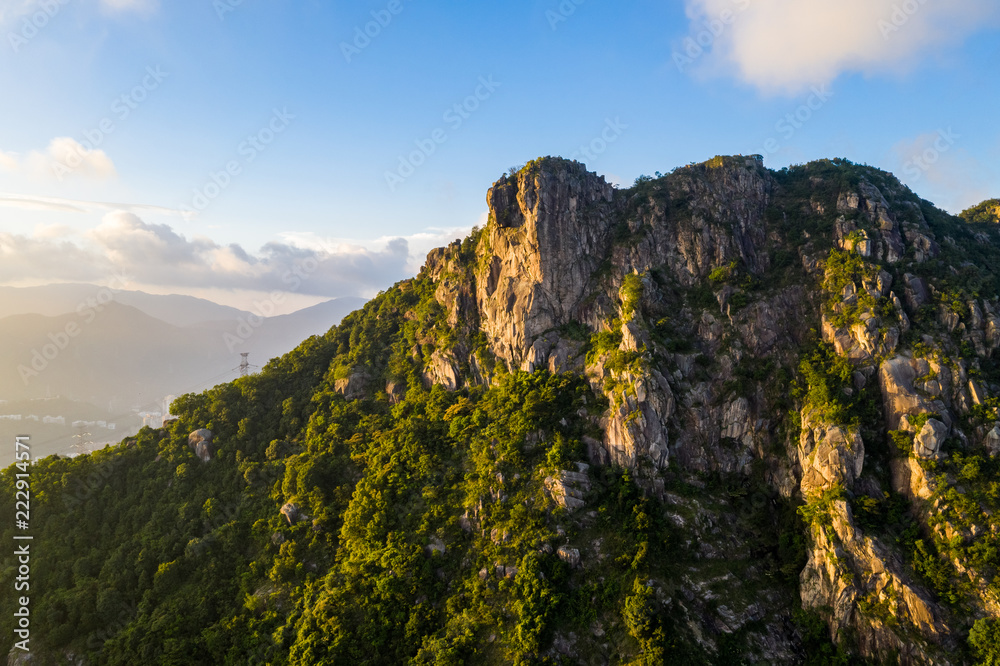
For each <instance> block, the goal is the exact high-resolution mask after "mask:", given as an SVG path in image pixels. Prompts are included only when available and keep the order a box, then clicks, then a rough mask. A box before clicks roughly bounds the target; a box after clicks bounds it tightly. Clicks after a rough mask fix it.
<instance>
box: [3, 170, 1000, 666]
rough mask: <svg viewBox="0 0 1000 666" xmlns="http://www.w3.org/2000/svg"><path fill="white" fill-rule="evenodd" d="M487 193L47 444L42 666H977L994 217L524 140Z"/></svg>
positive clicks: (986, 497)
mask: <svg viewBox="0 0 1000 666" xmlns="http://www.w3.org/2000/svg"><path fill="white" fill-rule="evenodd" d="M487 202H488V205H489V209H490V214H489V221H488V223H487V224H486V226H485V227H484V228H482V229H476V230H474V232H473V233H472V234H471V235H470V236H469V237H467V238H465V239H463V240H460V241H456V242H455V243H453V244H451V245H450V246H448V247H445V248H440V249H438V250H435V251H433V252H431V253H430V254H429V256H428V258H427V262H426V265H425V266H424V268H423V269H422V271H421V272H420V274H419V275H418V276H417V277H415V278H414V279H411V280H405V281H403V282H401V283H399V284H397V285H395V286H393V287H392V288H390V289H388V290H386V291H385V292H384V293H382V294H380V295H378V296H377V297H376V298H373V299H372V300H371V301H370V302H368V303H366V304H365V306H364V307H363V308H362V309H361V310H358V311H356V312H354V313H352V314H350V315H348V317H347V318H345V320H344V321H343V323H342V324H340V325H339V326H336V327H334V328H332V329H331V330H330V331H328V332H327V333H326V334H325V335H323V336H314V337H312V338H310V339H308V340H306V341H305V342H303V344H302V345H301V346H300V347H299V348H297V349H296V350H295V351H294V352H292V353H290V354H288V355H286V356H284V357H282V358H279V359H275V360H274V361H272V362H271V363H269V364H268V365H267V366H266V367H265V368H263V369H262V370H261V372H260V373H255V374H253V375H250V376H247V377H243V378H240V379H239V380H237V381H235V382H232V383H230V384H225V385H220V386H218V387H215V388H213V389H211V390H209V391H206V392H204V393H202V394H199V395H186V396H182V397H181V398H179V399H178V400H177V401H176V402H175V403H174V404H173V405H172V406H171V413H173V414H175V415H176V419H175V420H171V422H170V423H168V424H167V425H166V426H165V427H164V428H163V429H159V430H152V429H149V428H146V429H143V431H141V432H140V433H139V434H137V435H136V436H135V437H134V438H132V439H130V440H128V441H126V442H123V443H122V444H121V445H119V446H118V447H108V448H106V449H104V450H102V451H98V452H95V453H94V454H91V455H85V456H79V457H76V458H73V459H57V458H47V459H44V460H41V461H37V462H36V464H35V465H33V466H32V468H31V500H32V507H31V508H32V510H33V515H34V516H37V519H36V518H34V517H33V520H32V523H31V525H32V530H33V532H32V535H33V537H34V539H33V541H32V542H31V543H32V546H31V547H32V553H35V552H37V553H44V557H43V559H36V558H33V559H32V563H33V564H36V565H37V566H34V567H32V568H31V575H32V578H31V588H32V589H31V636H32V644H31V645H32V657H33V658H32V663H35V661H38V663H82V664H90V663H94V664H123V665H124V664H135V663H171V664H176V663H206V664H237V663H238V664H245V663H249V664H274V665H275V666H279V665H281V666H285V665H287V666H312V665H313V664H328V663H348V664H370V665H382V664H393V665H395V664H414V665H417V664H420V665H427V664H437V665H439V666H441V665H449V666H458V665H459V664H467V663H474V664H489V665H492V664H497V665H500V664H524V665H527V664H552V665H556V664H560V665H562V664H587V665H595V666H598V665H600V666H605V665H610V664H634V665H639V664H643V665H652V664H663V663H670V664H696V665H698V666H703V665H708V664H808V665H809V666H818V665H838V666H839V665H842V664H886V663H892V664H939V665H942V666H944V665H949V664H950V665H955V666H958V665H959V664H988V663H997V661H996V660H997V659H1000V578H998V577H997V575H998V571H1000V522H998V518H997V516H998V515H1000V300H998V299H1000V233H998V227H997V226H996V225H995V224H993V223H991V222H976V221H974V220H971V221H966V220H963V219H959V218H956V217H953V216H951V215H949V214H947V213H945V212H943V211H941V210H939V209H937V208H935V207H934V206H933V204H931V203H930V202H928V201H924V200H922V199H920V198H919V197H918V196H916V195H915V194H914V193H913V192H911V191H910V190H909V189H907V188H906V187H904V186H903V185H902V184H901V183H900V182H899V181H898V180H897V179H896V178H894V177H893V176H892V175H891V174H888V173H885V172H883V171H879V170H877V169H874V168H871V167H862V166H858V165H855V164H852V163H850V162H848V161H845V160H833V161H830V160H823V161H819V162H814V163H811V164H808V165H804V166H797V167H793V168H789V169H783V170H781V171H772V170H768V169H766V168H764V166H763V164H762V162H761V160H760V159H759V158H757V157H743V156H738V157H716V158H714V159H712V160H710V161H708V162H706V163H704V164H693V165H690V166H687V167H683V168H678V169H675V170H674V171H673V172H672V173H670V174H668V175H665V176H659V175H657V177H656V178H646V177H643V178H640V179H638V180H637V181H636V183H635V185H634V186H633V187H630V188H618V187H614V186H613V185H610V184H609V183H608V182H606V181H605V180H604V179H603V178H602V177H600V176H598V175H596V174H593V173H590V172H588V171H587V170H586V168H585V167H584V166H583V165H581V164H578V163H575V162H571V161H567V160H562V159H557V158H545V159H540V160H536V161H533V162H531V163H529V164H528V165H526V166H525V167H523V168H521V169H519V170H513V171H512V172H511V173H509V174H507V175H506V176H503V177H502V178H500V179H499V180H498V181H497V182H496V183H495V184H494V185H493V187H492V188H491V189H490V191H489V193H488V195H487ZM23 485H24V482H23V481H22V480H21V479H19V478H18V477H17V475H16V474H15V473H14V470H13V469H8V470H7V471H6V472H4V474H2V475H0V487H2V488H3V490H4V492H6V493H7V494H8V495H9V496H11V497H13V496H14V494H15V492H17V490H19V489H20V487H21V486H23ZM14 510H15V508H14V502H8V503H6V504H4V505H3V506H0V538H2V539H6V540H10V539H12V537H13V536H14V535H15V529H14V526H15V525H16V522H15V516H14ZM19 566H20V563H19V562H15V561H14V560H13V559H11V556H10V555H6V556H3V555H0V578H2V580H0V583H3V584H4V585H10V586H11V587H13V584H14V577H15V575H16V574H17V572H18V571H19V569H18V568H17V567H19ZM8 589H9V588H8ZM18 608H19V606H17V605H15V600H14V597H13V595H0V635H2V636H7V637H8V639H7V640H8V642H7V643H6V644H0V649H4V645H5V646H6V649H10V648H11V646H12V641H11V638H10V637H12V636H14V635H15V634H14V632H13V629H14V627H13V625H12V624H11V621H12V619H16V618H17V616H16V615H15V612H16V611H17V609H18ZM5 618H6V619H5ZM15 654H16V652H15Z"/></svg>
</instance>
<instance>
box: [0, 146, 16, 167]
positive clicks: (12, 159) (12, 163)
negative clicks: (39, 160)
mask: <svg viewBox="0 0 1000 666" xmlns="http://www.w3.org/2000/svg"><path fill="white" fill-rule="evenodd" d="M19 166H20V164H19V163H18V160H17V155H16V154H15V153H5V152H4V151H2V150H0V169H3V170H4V171H17V169H18V167H19Z"/></svg>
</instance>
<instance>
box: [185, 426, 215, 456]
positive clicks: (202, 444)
mask: <svg viewBox="0 0 1000 666" xmlns="http://www.w3.org/2000/svg"><path fill="white" fill-rule="evenodd" d="M188 446H190V447H191V450H192V451H194V454H195V455H196V456H198V458H199V459H201V461H202V462H208V461H209V460H211V459H212V431H211V430H206V429H204V428H202V429H200V430H195V431H194V432H192V433H191V434H190V435H188Z"/></svg>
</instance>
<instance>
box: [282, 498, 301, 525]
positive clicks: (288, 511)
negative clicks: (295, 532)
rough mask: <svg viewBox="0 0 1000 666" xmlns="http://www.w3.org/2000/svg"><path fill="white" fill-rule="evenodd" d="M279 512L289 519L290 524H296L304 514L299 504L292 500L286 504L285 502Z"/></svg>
mask: <svg viewBox="0 0 1000 666" xmlns="http://www.w3.org/2000/svg"><path fill="white" fill-rule="evenodd" d="M278 513H280V514H281V515H283V516H284V517H285V520H287V521H288V524H289V525H294V524H295V523H296V522H297V521H298V520H299V518H300V517H301V515H302V514H301V513H300V512H299V507H298V505H297V504H292V503H291V502H286V503H285V504H283V505H282V507H281V509H280V510H279V511H278Z"/></svg>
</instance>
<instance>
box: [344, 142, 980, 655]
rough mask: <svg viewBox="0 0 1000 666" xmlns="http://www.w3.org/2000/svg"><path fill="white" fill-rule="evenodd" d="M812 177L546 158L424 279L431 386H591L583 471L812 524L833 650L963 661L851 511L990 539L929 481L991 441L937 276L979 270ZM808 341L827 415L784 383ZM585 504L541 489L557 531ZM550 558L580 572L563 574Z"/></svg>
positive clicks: (880, 540)
mask: <svg viewBox="0 0 1000 666" xmlns="http://www.w3.org/2000/svg"><path fill="white" fill-rule="evenodd" d="M809 168H810V167H804V168H803V169H805V170H806V171H805V173H806V175H804V176H803V175H801V174H798V173H797V172H793V173H789V172H788V170H786V171H784V172H780V173H775V172H771V171H769V170H767V169H765V168H764V167H763V165H762V162H761V160H760V159H759V158H758V157H756V156H753V157H742V156H740V157H717V158H715V159H713V160H711V161H709V162H707V163H704V164H700V165H692V166H689V167H685V168H681V169H678V170H675V172H673V173H671V174H669V175H668V176H665V177H662V178H657V179H644V180H640V181H639V182H637V184H636V186H635V187H633V188H630V189H628V190H620V189H617V188H615V187H613V186H612V185H610V184H609V183H607V182H606V181H605V180H604V178H603V177H601V176H598V175H596V174H594V173H590V172H588V171H587V170H586V168H585V167H584V166H583V165H581V164H579V163H576V162H570V161H567V160H562V159H558V158H544V159H541V160H536V161H534V162H532V163H529V164H528V165H527V166H525V167H524V168H522V169H520V170H518V171H517V172H515V173H511V174H509V175H506V176H504V177H502V178H501V179H500V180H498V181H497V182H496V183H495V184H494V185H493V187H492V188H491V189H490V190H489V193H488V196H487V202H488V205H489V210H490V214H489V222H488V224H487V225H486V227H485V228H484V229H482V230H479V231H478V232H477V234H476V235H474V236H473V237H472V239H471V242H472V243H473V244H474V245H473V247H474V250H475V252H474V255H472V256H471V258H470V257H469V256H467V254H463V253H467V251H468V245H467V244H466V245H463V244H461V243H455V244H453V245H451V246H449V247H448V248H444V249H439V250H435V251H433V252H431V253H430V255H429V256H428V259H427V263H426V265H425V267H424V269H423V272H422V276H423V277H425V278H430V279H431V280H433V282H434V284H435V285H436V292H435V297H436V299H437V301H438V303H440V305H441V306H442V308H443V309H444V311H445V313H446V317H447V322H448V324H449V326H451V327H454V328H455V330H456V331H458V332H459V334H457V335H456V337H455V339H454V341H453V342H452V343H451V344H449V345H447V346H446V347H444V348H441V347H437V348H435V349H434V351H433V353H430V354H424V355H423V356H422V358H423V364H424V366H423V367H424V377H425V381H426V382H427V383H428V384H440V385H442V386H444V387H445V388H447V389H449V390H455V389H457V388H460V387H462V386H463V385H466V384H489V383H491V382H493V381H494V378H495V377H496V376H497V373H498V372H502V371H516V370H526V371H529V372H530V371H535V370H539V369H547V370H549V371H551V372H553V373H556V372H574V373H578V374H583V375H585V376H586V377H587V378H588V380H589V382H590V385H591V387H592V388H593V390H594V392H595V393H596V394H597V395H599V396H603V397H604V398H606V400H607V408H606V409H605V411H604V413H603V414H602V416H601V417H600V418H596V419H594V424H593V425H594V429H595V433H594V434H595V436H594V437H590V438H587V441H586V446H587V448H588V451H589V456H590V462H591V464H598V465H618V466H622V467H625V468H628V469H630V470H632V471H633V472H634V473H635V475H636V476H637V477H638V478H639V479H641V480H642V483H643V487H644V489H645V491H646V492H648V493H653V494H656V495H658V496H659V497H660V498H661V499H663V498H669V497H670V495H669V493H666V492H665V491H664V487H665V486H664V483H665V480H666V479H668V478H676V477H677V476H678V475H679V476H685V475H691V474H695V473H699V472H711V473H721V474H737V475H750V474H751V473H754V474H757V473H760V474H762V475H763V477H764V478H765V479H766V482H767V484H768V485H769V486H770V487H771V488H772V489H773V490H774V492H775V493H778V494H780V495H781V496H784V497H786V498H798V499H801V500H802V501H804V502H805V503H806V505H807V506H808V507H810V510H809V512H808V513H809V515H812V516H813V520H814V522H813V524H812V525H811V526H810V528H809V529H810V535H809V539H810V544H809V549H808V563H807V564H806V566H805V568H804V569H803V570H802V571H801V576H800V591H801V601H802V605H803V607H805V608H807V609H813V610H816V611H817V612H820V613H821V614H823V615H824V617H825V618H826V619H827V621H828V624H829V628H830V632H831V637H832V638H833V639H834V640H835V641H842V640H846V638H845V636H853V637H854V639H852V640H855V643H856V644H855V645H854V649H857V650H858V651H859V654H861V655H863V656H865V657H871V658H879V659H887V658H893V657H895V658H898V660H899V662H900V663H907V664H909V663H935V664H949V663H959V661H957V660H956V654H957V652H956V650H957V645H958V642H957V638H956V636H955V633H954V632H955V630H956V623H960V622H958V621H957V620H956V618H955V617H954V615H953V614H952V610H951V609H950V608H949V607H946V606H944V605H942V603H941V602H940V600H939V599H936V598H935V596H934V594H933V593H932V592H931V591H929V590H928V589H927V588H926V586H925V585H924V583H923V582H922V581H921V580H920V579H919V578H918V577H917V576H915V574H914V572H913V569H912V566H911V565H910V564H908V563H907V559H908V558H909V557H910V555H909V554H904V553H901V552H900V550H899V549H898V547H897V546H895V545H893V544H892V543H891V542H890V541H889V540H887V539H886V538H884V537H881V536H879V535H877V534H873V533H867V532H868V531H870V530H867V528H863V527H861V523H859V521H858V520H857V519H856V517H855V515H854V511H853V510H852V505H853V504H852V503H853V502H855V501H856V500H857V498H866V497H867V498H871V500H872V502H876V503H877V502H881V501H884V499H885V498H886V497H889V496H890V493H892V492H895V493H898V494H899V495H900V496H901V497H903V498H905V501H906V502H907V503H908V506H909V511H910V512H911V514H912V515H913V516H915V517H916V520H917V521H918V523H919V524H920V525H921V529H923V530H924V531H925V533H929V532H930V531H931V526H932V525H937V527H934V529H940V530H943V531H944V532H947V533H948V534H951V535H962V534H965V535H966V537H964V538H966V539H967V543H971V542H972V540H974V538H975V534H974V532H975V530H979V532H978V534H983V533H986V532H988V531H989V530H990V529H992V530H993V531H996V530H997V529H998V527H997V524H996V522H993V523H992V528H991V527H989V526H988V525H985V524H975V525H973V527H972V528H966V531H965V532H962V531H961V529H960V528H959V527H958V526H955V525H952V524H951V522H950V521H951V520H952V517H953V515H954V514H953V513H951V509H950V508H949V505H948V501H947V500H946V499H944V496H943V495H942V492H943V489H942V488H939V487H938V483H939V481H936V480H935V474H934V473H933V469H934V465H936V464H940V463H943V462H946V461H947V460H949V459H950V456H951V455H952V453H951V452H953V451H961V452H962V454H963V455H969V454H970V452H974V451H977V450H979V451H984V452H985V455H987V456H989V455H992V456H997V455H1000V420H994V419H991V418H987V415H988V414H991V413H993V412H989V411H988V410H987V409H986V406H987V405H995V404H1000V403H996V398H997V396H998V395H1000V385H998V380H997V379H996V378H995V376H994V375H990V374H989V373H988V372H987V368H988V367H993V366H992V365H991V364H992V363H993V360H992V359H994V358H995V352H996V351H997V350H998V349H1000V316H998V315H1000V305H998V300H997V297H998V294H996V293H983V294H982V295H977V296H976V297H975V298H971V299H967V300H962V299H961V298H960V297H959V296H957V295H955V294H958V291H957V290H956V289H955V288H954V287H953V286H952V287H946V286H944V283H943V282H941V281H939V280H937V279H936V278H935V277H934V275H935V273H934V272H933V271H939V270H943V271H945V272H946V273H947V275H949V276H951V277H949V280H951V282H950V283H949V284H952V285H953V284H955V283H956V282H957V280H956V279H955V276H960V275H962V274H963V271H964V272H965V273H968V272H970V271H972V270H973V269H971V268H969V267H968V266H967V265H964V264H963V265H961V266H956V265H947V264H946V265H944V266H943V267H942V263H943V261H944V260H943V259H942V258H943V257H953V256H954V253H953V252H952V248H954V247H957V245H956V240H955V239H954V238H952V237H951V236H950V235H946V236H943V237H938V235H937V234H936V233H935V231H934V229H935V228H940V225H941V224H942V222H940V220H939V218H938V216H939V215H945V214H943V213H939V212H936V209H934V208H933V207H932V206H931V205H930V204H929V203H928V202H922V201H921V200H920V199H918V198H917V197H916V196H914V195H913V193H912V192H910V191H909V190H908V189H907V188H905V187H904V186H903V185H902V184H900V183H899V181H898V180H896V179H895V178H893V177H892V176H891V175H888V174H884V173H883V172H878V171H877V170H874V169H868V168H860V167H856V166H855V165H851V164H850V163H848V162H843V161H834V162H829V161H825V162H823V163H821V164H820V166H818V167H815V169H814V171H809V170H808V169H809ZM935 225H938V226H937V227H935ZM954 233H958V232H957V231H955V232H954ZM969 233H970V235H971V233H972V232H969ZM975 233H977V234H979V235H978V236H976V238H977V239H978V240H979V242H986V243H990V244H994V245H995V244H998V242H1000V239H998V237H997V234H996V232H995V231H993V232H992V235H988V233H989V232H987V231H977V232H975ZM984 238H985V241H983V239H984ZM948 261H955V260H954V259H948ZM947 289H951V290H952V291H946V290H947ZM477 336H478V337H477ZM473 338H475V340H474V339H473ZM821 341H822V342H824V343H825V344H826V345H827V347H825V348H829V349H830V354H831V355H832V356H831V358H832V359H839V360H830V361H824V362H822V363H834V367H835V370H834V371H832V372H834V374H833V375H830V374H829V372H831V371H829V370H828V371H827V373H828V376H835V377H839V378H840V379H838V380H837V381H838V382H839V381H841V380H843V382H844V384H843V385H842V387H841V386H839V385H838V386H837V388H836V389H833V388H830V387H826V385H825V384H824V385H823V386H819V388H822V389H823V390H826V391H827V393H826V397H825V398H824V397H822V396H823V395H824V394H823V393H822V391H819V390H818V388H817V386H818V385H817V386H814V385H813V384H812V383H810V382H811V380H809V379H808V378H807V379H798V380H794V381H793V377H794V376H796V375H798V374H799V373H800V371H801V368H802V367H803V366H802V365H801V364H802V363H803V359H804V358H805V356H804V350H805V349H807V348H810V347H811V346H814V345H818V344H821ZM421 353H422V352H420V350H419V349H416V348H415V350H414V357H415V358H416V357H417V356H418V355H420V354H421ZM809 363H813V364H814V365H815V366H816V367H819V366H820V365H822V363H821V362H820V361H815V360H812V361H809ZM837 364H839V365H837ZM845 364H846V365H845ZM810 367H813V366H810ZM816 381H819V380H816ZM831 381H833V380H831ZM796 382H798V384H796ZM803 382H804V384H805V385H804V386H803ZM795 386H800V388H798V389H796V388H795ZM344 388H345V391H346V390H347V386H346V385H345V387H344ZM796 391H797V392H796ZM817 396H820V397H817ZM823 401H825V402H823ZM838 404H843V405H847V406H850V408H851V409H855V410H861V409H862V408H864V409H868V410H869V411H868V412H864V413H865V414H872V415H873V416H870V417H866V418H868V419H869V420H867V421H864V420H859V419H858V418H855V417H850V418H849V417H848V416H847V412H845V411H843V410H840V411H838V410H837V409H833V408H831V407H830V405H834V406H836V405H838ZM845 409H846V408H845ZM990 409H992V408H990ZM872 410H874V411H872ZM790 415H794V417H793V416H790ZM977 419H978V420H977ZM983 419H986V420H985V421H984V420H983ZM598 434H599V435H600V436H599V437H598V436H597V435H598ZM899 442H903V443H904V444H905V446H903V445H899V446H897V444H898V443H899ZM900 447H901V448H900ZM752 470H757V471H752ZM952 482H953V481H952ZM588 487H589V486H588V481H587V477H586V474H584V473H577V472H570V471H561V472H560V473H559V474H557V475H554V476H550V477H549V478H547V479H546V488H547V490H548V492H549V493H550V494H551V496H552V497H553V498H555V499H556V500H557V501H558V503H559V504H560V505H561V506H563V507H566V508H568V509H570V510H573V509H581V508H583V507H584V506H585V504H586V499H585V498H586V490H587V489H588ZM931 502H933V505H932V504H931ZM941 525H945V526H946V527H941ZM969 529H972V530H973V531H969ZM866 530H867V531H866ZM949 538H952V537H949ZM560 553H561V554H560V557H563V558H564V559H566V560H567V561H572V562H573V563H574V566H576V563H578V560H579V555H578V554H577V555H572V554H570V553H569V551H567V553H565V554H564V553H562V551H561V552H560ZM941 558H942V560H943V559H945V557H944V555H941ZM956 566H957V567H958V568H959V570H961V571H963V573H962V574H961V575H962V576H964V578H965V579H967V580H968V581H971V582H970V583H968V585H970V586H971V589H973V590H974V592H973V593H971V596H969V597H968V602H969V603H971V604H973V606H974V608H975V611H974V613H976V614H978V615H977V616H984V615H989V614H990V613H993V614H994V616H995V613H996V610H997V608H998V600H997V589H998V586H997V585H995V584H990V579H991V578H992V576H993V574H992V573H990V571H989V570H977V569H975V568H969V567H968V566H965V565H963V564H962V563H957V565H956ZM956 575H958V574H956ZM873 609H877V610H873ZM736 624H737V625H739V623H738V622H737V623H736ZM775 627H777V625H775ZM738 628H739V626H736V627H734V628H733V629H734V630H736V629H738ZM774 631H776V632H777V633H776V634H775V636H776V638H775V639H774V641H773V642H772V643H773V644H771V645H770V647H769V648H768V649H767V650H765V651H764V652H762V653H761V655H760V656H761V658H762V659H764V660H769V659H772V660H774V661H775V662H783V661H784V657H782V656H781V655H788V654H791V653H792V652H794V649H793V648H792V647H791V645H792V642H793V641H794V638H793V637H789V636H788V635H787V632H784V633H782V631H781V630H779V629H777V628H775V629H774ZM782 636H783V638H782ZM783 641H784V642H783Z"/></svg>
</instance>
